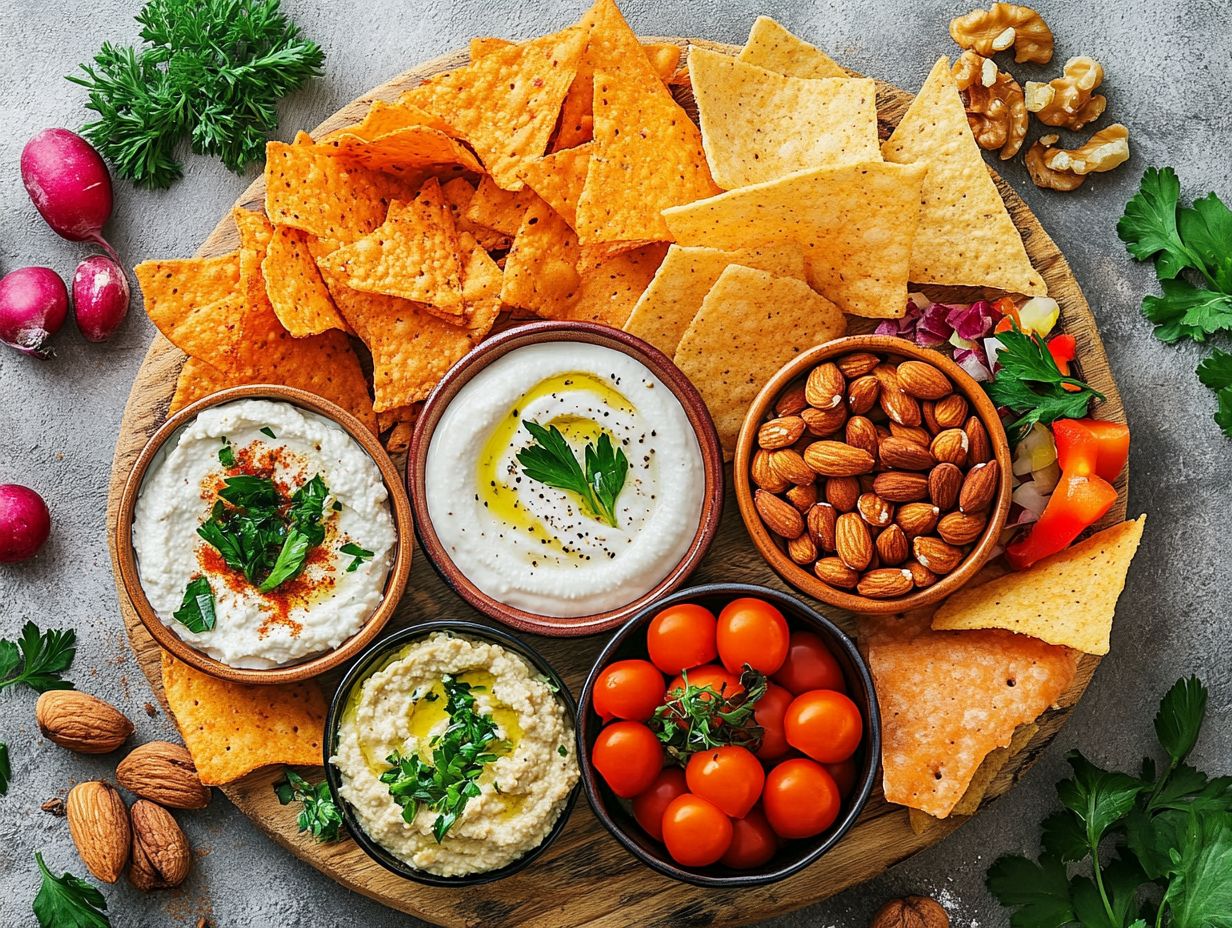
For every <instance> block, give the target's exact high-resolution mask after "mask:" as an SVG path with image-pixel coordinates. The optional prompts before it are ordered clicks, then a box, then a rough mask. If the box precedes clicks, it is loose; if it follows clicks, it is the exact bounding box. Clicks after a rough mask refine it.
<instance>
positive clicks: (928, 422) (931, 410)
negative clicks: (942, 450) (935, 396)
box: [920, 400, 944, 435]
mask: <svg viewBox="0 0 1232 928" xmlns="http://www.w3.org/2000/svg"><path fill="white" fill-rule="evenodd" d="M920 415H921V416H922V417H923V418H924V425H925V427H926V428H927V429H928V431H929V432H931V433H932V434H933V435H936V434H937V433H938V432H942V431H944V429H943V428H942V427H941V424H940V423H939V422H938V421H937V404H936V403H934V402H933V401H932V400H925V401H924V402H922V403H921V404H920Z"/></svg>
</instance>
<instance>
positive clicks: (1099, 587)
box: [933, 516, 1146, 654]
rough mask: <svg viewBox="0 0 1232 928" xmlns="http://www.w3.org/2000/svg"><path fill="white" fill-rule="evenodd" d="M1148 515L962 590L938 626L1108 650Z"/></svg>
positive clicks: (938, 618)
mask: <svg viewBox="0 0 1232 928" xmlns="http://www.w3.org/2000/svg"><path fill="white" fill-rule="evenodd" d="M1145 523H1146V516H1140V517H1139V518H1138V519H1137V520H1136V521H1133V522H1122V523H1121V524H1120V525H1114V526H1113V527H1112V528H1107V529H1104V530H1103V531H1102V532H1097V533H1095V534H1094V535H1092V536H1091V537H1090V538H1087V539H1086V540H1085V541H1080V542H1079V543H1078V544H1076V545H1072V546H1071V547H1068V548H1066V549H1065V550H1064V551H1061V552H1060V553H1058V554H1054V555H1052V557H1048V558H1044V559H1043V560H1042V561H1038V562H1036V563H1035V564H1033V565H1032V566H1030V567H1028V568H1027V569H1026V570H1022V571H1018V572H1015V573H1009V574H1006V575H1005V576H1003V577H1000V578H998V579H996V580H992V581H990V582H988V583H985V584H982V585H981V586H976V587H966V588H965V589H962V590H959V591H958V592H957V593H955V594H954V595H953V596H951V597H950V598H949V599H947V600H946V601H945V602H944V603H942V605H941V608H940V609H938V610H937V614H936V616H935V617H934V618H933V628H936V629H968V628H1004V629H1008V630H1009V631H1012V632H1017V633H1018V634H1020V635H1030V636H1031V637H1032V638H1039V639H1040V640H1042V641H1047V642H1049V643H1050V644H1061V645H1066V646H1067V647H1071V648H1075V649H1077V650H1079V651H1085V652H1086V653H1088V654H1107V653H1108V639H1109V636H1110V634H1111V632H1112V618H1113V615H1114V614H1115V612H1116V604H1117V599H1118V597H1120V595H1121V591H1122V590H1123V589H1124V588H1125V577H1126V575H1127V574H1128V572H1129V565H1130V562H1131V561H1132V560H1133V558H1134V552H1136V551H1137V550H1138V543H1139V542H1140V541H1141V540H1142V529H1143V526H1144V525H1145Z"/></svg>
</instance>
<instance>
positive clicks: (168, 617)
mask: <svg viewBox="0 0 1232 928" xmlns="http://www.w3.org/2000/svg"><path fill="white" fill-rule="evenodd" d="M116 532H117V538H118V539H121V540H122V541H123V543H121V544H118V545H117V548H118V549H119V553H120V572H121V577H122V579H123V581H124V585H125V588H126V590H127V591H128V594H129V596H130V598H131V599H132V601H133V604H134V606H135V608H136V609H137V612H138V615H139V616H140V617H141V619H142V622H143V623H144V625H145V627H146V629H147V630H148V631H149V632H150V634H151V635H152V636H153V637H154V639H155V640H156V641H157V642H158V644H159V645H161V646H162V647H163V648H165V649H166V650H168V651H170V652H171V653H172V654H173V655H174V656H175V657H177V658H179V659H181V660H183V661H185V662H186V663H189V664H191V665H192V666H194V667H196V668H197V669H199V670H202V671H205V672H206V673H210V674H212V675H214V676H218V677H222V678H224V679H228V680H232V681H234V682H245V683H282V682H289V681H292V680H300V679H305V678H307V677H309V676H313V675H315V674H318V673H321V672H323V671H325V670H328V669H330V668H331V667H334V666H336V665H337V664H339V663H342V662H343V661H346V660H347V659H349V658H350V657H352V656H354V655H355V654H356V653H358V651H359V650H361V649H362V648H363V647H364V645H365V644H367V643H368V641H370V640H371V639H372V637H374V636H375V635H376V634H377V633H378V632H379V631H380V629H381V627H382V626H383V625H384V623H385V622H386V620H387V619H388V617H389V615H390V614H391V613H392V611H393V608H394V606H395V605H396V604H397V600H398V598H399V597H400V595H401V593H402V590H403V589H404V587H405V584H406V578H407V575H408V573H409V571H410V557H411V546H410V545H409V543H404V539H407V540H409V532H410V506H409V503H408V502H407V500H406V497H405V494H404V492H403V490H402V487H401V483H400V480H399V479H398V473H397V470H396V468H395V467H394V465H393V463H392V461H390V460H389V458H388V456H387V455H385V453H384V451H383V450H382V449H381V448H380V446H379V444H378V443H377V441H376V439H375V437H374V436H372V435H371V434H370V433H369V432H368V431H367V429H366V428H365V427H364V426H363V425H362V424H361V423H360V422H359V421H358V420H355V419H354V418H353V417H351V416H350V415H349V414H347V413H346V412H345V411H343V410H342V409H339V408H338V407H336V406H334V405H333V404H332V403H329V402H327V401H325V400H323V399H321V398H320V397H316V396H313V395H311V394H308V393H305V392H302V391H299V390H292V389H289V388H284V387H274V386H252V387H247V386H246V387H237V388H234V389H231V390H224V391H221V392H219V393H216V394H214V395H212V396H210V397H207V398H206V399H204V400H201V401H199V402H197V403H194V404H193V405H191V406H189V407H187V408H185V409H183V410H181V411H180V412H178V413H176V414H175V415H174V416H172V417H171V418H170V419H168V421H167V422H166V423H165V424H164V425H163V426H162V427H161V428H160V429H159V430H158V431H157V432H156V433H155V434H154V436H153V437H152V438H151V439H150V441H149V443H148V444H147V445H146V447H145V448H144V449H143V451H142V453H141V455H140V456H139V457H138V460H137V462H136V464H135V465H134V467H133V470H132V472H131V473H130V475H129V478H128V481H127V483H126V484H125V488H124V492H123V495H122V497H121V501H120V507H119V512H118V516H117V523H116Z"/></svg>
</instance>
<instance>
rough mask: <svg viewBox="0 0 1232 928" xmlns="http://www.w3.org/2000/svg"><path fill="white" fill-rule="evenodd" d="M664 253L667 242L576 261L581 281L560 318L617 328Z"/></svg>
mask: <svg viewBox="0 0 1232 928" xmlns="http://www.w3.org/2000/svg"><path fill="white" fill-rule="evenodd" d="M665 254H667V245H663V244H655V245H644V246H642V247H641V248H634V249H632V250H629V251H624V252H621V253H620V254H618V255H612V256H610V257H603V258H595V259H589V258H587V257H586V256H585V255H583V257H582V260H581V261H580V262H579V263H578V278H579V279H580V281H581V284H580V289H579V292H578V298H577V302H575V303H574V304H573V305H572V306H570V307H569V309H568V310H567V311H566V313H565V315H564V316H563V317H562V318H565V319H572V320H574V321H576V322H598V323H601V324H603V325H609V326H611V327H612V328H614V329H619V328H620V327H621V326H623V325H624V324H625V322H627V321H628V319H629V313H631V312H633V307H634V306H636V305H637V301H638V299H639V298H640V297H641V295H642V294H643V293H644V292H645V290H646V288H647V287H648V286H649V285H650V281H651V280H653V279H654V275H655V271H657V270H658V269H659V265H660V264H661V263H662V262H663V256H664V255H665Z"/></svg>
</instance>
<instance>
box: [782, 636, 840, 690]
mask: <svg viewBox="0 0 1232 928" xmlns="http://www.w3.org/2000/svg"><path fill="white" fill-rule="evenodd" d="M774 682H775V683H778V684H779V685H780V686H785V687H787V688H788V689H789V690H791V691H792V692H793V693H795V694H796V695H797V696H799V695H800V694H801V693H807V692H808V691H809V690H838V691H839V692H840V693H843V692H846V690H847V683H846V681H845V680H844V679H843V671H842V669H841V668H840V667H839V665H838V660H836V659H835V657H834V653H833V652H832V651H831V650H830V649H829V648H828V647H826V643H825V642H824V641H822V640H821V636H820V635H817V634H814V633H813V632H800V631H798V632H792V633H791V643H790V644H789V645H788V648H787V660H785V661H783V666H782V667H781V668H780V669H779V672H778V673H776V674H775V675H774Z"/></svg>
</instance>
